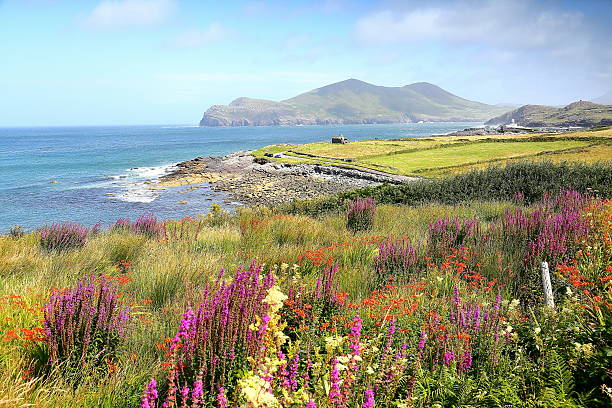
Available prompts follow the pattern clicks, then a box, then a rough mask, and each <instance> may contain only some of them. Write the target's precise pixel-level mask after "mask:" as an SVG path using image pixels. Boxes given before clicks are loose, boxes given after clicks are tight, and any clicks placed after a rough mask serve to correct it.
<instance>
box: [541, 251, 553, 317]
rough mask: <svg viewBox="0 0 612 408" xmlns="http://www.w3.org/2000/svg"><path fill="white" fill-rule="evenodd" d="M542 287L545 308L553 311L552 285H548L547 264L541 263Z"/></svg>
mask: <svg viewBox="0 0 612 408" xmlns="http://www.w3.org/2000/svg"><path fill="white" fill-rule="evenodd" d="M542 286H544V299H545V300H546V306H548V307H550V308H551V309H554V308H555V299H554V298H553V292H552V285H551V283H550V272H549V271H548V262H542Z"/></svg>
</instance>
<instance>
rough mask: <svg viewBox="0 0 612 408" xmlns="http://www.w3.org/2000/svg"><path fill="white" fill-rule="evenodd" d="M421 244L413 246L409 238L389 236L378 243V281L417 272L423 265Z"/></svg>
mask: <svg viewBox="0 0 612 408" xmlns="http://www.w3.org/2000/svg"><path fill="white" fill-rule="evenodd" d="M419 252H420V245H418V244H417V246H416V247H415V246H413V245H412V244H411V243H410V242H409V241H408V239H407V238H405V237H404V238H400V239H396V240H394V239H392V238H391V237H387V239H386V240H385V241H382V242H380V243H379V244H378V254H377V255H376V256H375V257H374V270H375V271H376V277H377V281H378V282H380V283H385V281H386V280H388V279H389V278H397V277H404V278H405V277H407V276H409V275H414V274H416V273H417V272H418V271H419V269H420V268H421V267H422V261H421V259H422V258H421V256H420V254H419Z"/></svg>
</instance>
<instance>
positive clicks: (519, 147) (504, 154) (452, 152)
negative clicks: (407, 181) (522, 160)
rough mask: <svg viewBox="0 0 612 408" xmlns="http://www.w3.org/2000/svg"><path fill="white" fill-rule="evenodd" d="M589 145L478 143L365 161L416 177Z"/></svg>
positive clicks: (561, 142)
mask: <svg viewBox="0 0 612 408" xmlns="http://www.w3.org/2000/svg"><path fill="white" fill-rule="evenodd" d="M587 145H588V142H579V141H551V142H508V143H477V144H474V143H472V144H466V145H459V146H450V147H444V148H437V149H428V150H419V151H415V152H410V153H399V154H390V155H385V156H377V157H373V158H369V159H365V162H367V163H372V164H378V165H383V166H390V167H392V168H394V169H396V171H397V172H398V173H402V174H415V173H416V172H418V171H420V170H424V169H436V168H441V167H448V166H460V165H465V164H470V163H475V162H484V161H491V160H494V159H506V158H514V157H524V156H529V155H533V154H537V153H541V152H550V151H555V150H564V149H570V148H575V147H583V146H587Z"/></svg>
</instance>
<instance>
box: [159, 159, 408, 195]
mask: <svg viewBox="0 0 612 408" xmlns="http://www.w3.org/2000/svg"><path fill="white" fill-rule="evenodd" d="M251 153H252V152H251V151H242V152H236V153H232V154H229V155H227V156H223V157H213V156H208V157H197V158H195V159H193V160H189V161H186V162H182V163H178V164H177V165H176V169H175V170H174V171H173V172H171V173H170V174H167V175H165V176H163V177H162V178H161V181H160V183H159V184H157V186H159V187H162V188H163V187H177V186H188V187H187V188H189V189H194V188H211V189H212V190H214V191H217V192H226V193H227V194H228V198H229V199H230V200H231V201H236V202H239V203H241V204H244V205H248V206H257V205H265V206H274V205H278V204H283V203H288V202H291V201H293V200H296V199H297V200H304V199H311V198H316V197H323V196H328V195H332V194H336V193H339V192H343V191H348V190H353V189H356V188H362V187H368V186H376V185H380V184H382V183H403V182H409V181H413V180H416V178H413V177H403V176H393V175H385V174H381V173H374V172H368V171H361V170H358V169H348V168H342V167H335V166H320V165H312V164H306V163H304V164H301V163H295V164H294V163H282V164H281V163H275V162H270V161H267V160H261V159H256V158H255V157H254V156H252V155H251Z"/></svg>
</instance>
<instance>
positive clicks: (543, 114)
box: [485, 101, 612, 127]
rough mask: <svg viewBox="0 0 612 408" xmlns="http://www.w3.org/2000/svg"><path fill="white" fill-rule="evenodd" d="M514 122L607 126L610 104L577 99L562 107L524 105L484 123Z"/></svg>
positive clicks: (610, 121) (611, 118) (610, 120)
mask: <svg viewBox="0 0 612 408" xmlns="http://www.w3.org/2000/svg"><path fill="white" fill-rule="evenodd" d="M512 123H514V124H516V125H519V126H528V127H547V126H551V127H568V126H581V127H592V126H609V125H612V105H598V104H596V103H592V102H586V101H578V102H574V103H571V104H569V105H567V106H565V107H563V108H555V107H553V106H545V105H525V106H521V107H520V108H518V109H516V110H513V111H512V112H508V113H506V114H504V115H501V116H498V117H495V118H493V119H491V120H489V121H487V122H485V124H487V125H508V124H512Z"/></svg>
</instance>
